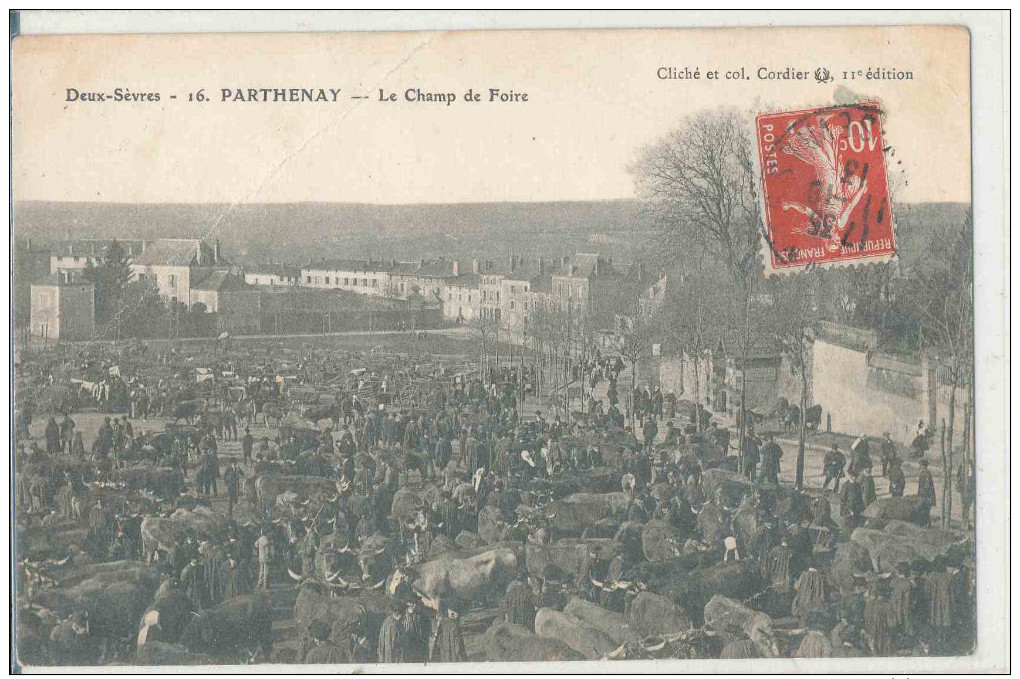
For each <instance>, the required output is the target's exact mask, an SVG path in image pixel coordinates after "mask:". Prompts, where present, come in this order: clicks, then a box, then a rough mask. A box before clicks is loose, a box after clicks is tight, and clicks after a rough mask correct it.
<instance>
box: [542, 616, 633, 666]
mask: <svg viewBox="0 0 1020 679" xmlns="http://www.w3.org/2000/svg"><path fill="white" fill-rule="evenodd" d="M535 633H536V634H537V635H538V636H540V637H545V638H546V639H556V640H558V641H562V642H563V643H565V644H566V645H567V646H569V647H570V648H572V649H574V650H575V651H577V652H578V653H580V654H581V655H582V656H584V657H585V658H586V659H587V660H598V659H599V658H603V657H605V656H606V655H608V654H609V653H612V652H613V651H614V650H616V649H617V648H618V647H619V646H620V644H618V643H616V642H615V641H614V640H613V638H612V637H611V636H609V635H608V634H606V633H605V632H603V631H602V630H600V629H598V628H596V627H594V626H592V625H589V624H588V623H587V622H585V621H583V620H581V619H580V618H576V617H574V616H573V615H570V614H569V613H564V612H560V611H557V610H556V609H554V608H540V609H538V613H536V614H535Z"/></svg>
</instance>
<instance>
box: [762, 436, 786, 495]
mask: <svg viewBox="0 0 1020 679" xmlns="http://www.w3.org/2000/svg"><path fill="white" fill-rule="evenodd" d="M765 439H766V443H765V445H764V446H762V449H761V481H762V483H771V484H772V485H774V486H778V485H779V467H780V464H779V461H780V459H782V457H783V449H782V448H780V447H779V444H778V443H776V435H775V434H774V433H772V432H769V433H768V434H766V435H765Z"/></svg>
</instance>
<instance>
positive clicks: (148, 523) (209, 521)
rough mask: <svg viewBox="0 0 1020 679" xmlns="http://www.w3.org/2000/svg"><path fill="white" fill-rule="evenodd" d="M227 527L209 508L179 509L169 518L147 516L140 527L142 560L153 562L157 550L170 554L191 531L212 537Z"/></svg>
mask: <svg viewBox="0 0 1020 679" xmlns="http://www.w3.org/2000/svg"><path fill="white" fill-rule="evenodd" d="M225 525H226V521H225V519H224V517H223V516H222V515H220V514H218V513H216V512H214V511H212V510H211V509H209V508H208V507H195V509H194V510H188V509H178V510H177V511H175V512H174V513H173V514H171V515H170V516H168V517H160V516H146V517H144V518H143V519H142V523H141V526H139V533H140V534H141V539H142V560H143V561H149V560H151V559H152V557H153V555H155V554H156V552H157V550H161V551H164V552H169V551H170V550H171V549H172V548H173V546H174V545H176V544H177V543H178V542H179V541H180V540H181V539H182V538H183V537H184V535H185V533H186V532H188V531H189V530H190V531H193V532H195V533H197V534H202V533H204V534H207V535H211V534H214V533H219V532H220V531H222V530H223V528H224V527H225Z"/></svg>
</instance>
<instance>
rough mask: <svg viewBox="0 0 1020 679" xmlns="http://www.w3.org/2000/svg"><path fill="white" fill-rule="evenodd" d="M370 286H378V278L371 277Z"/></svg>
mask: <svg viewBox="0 0 1020 679" xmlns="http://www.w3.org/2000/svg"><path fill="white" fill-rule="evenodd" d="M372 287H373V288H378V287H379V280H378V279H376V278H373V279H372Z"/></svg>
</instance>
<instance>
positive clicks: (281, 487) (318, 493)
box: [255, 474, 337, 507]
mask: <svg viewBox="0 0 1020 679" xmlns="http://www.w3.org/2000/svg"><path fill="white" fill-rule="evenodd" d="M286 492H291V493H294V494H295V495H296V496H297V497H298V498H300V499H299V500H298V501H299V502H304V503H307V502H310V501H317V502H326V501H329V500H331V499H332V498H333V497H335V496H336V495H337V488H336V482H335V481H333V480H332V479H327V478H325V477H322V476H289V475H284V474H260V475H259V476H258V477H257V478H256V479H255V497H256V501H257V504H258V505H259V506H260V507H261V506H266V504H267V503H269V504H275V503H276V498H277V496H279V495H280V494H282V493H286Z"/></svg>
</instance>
